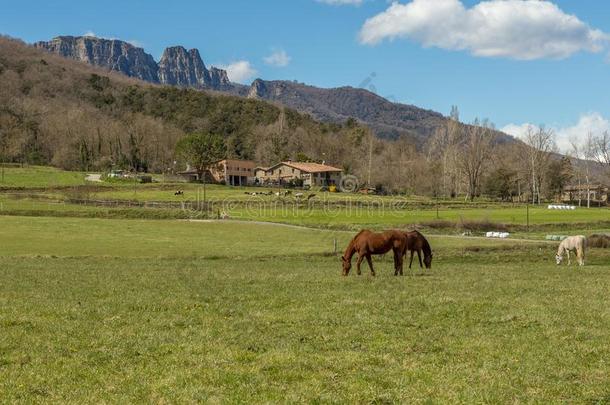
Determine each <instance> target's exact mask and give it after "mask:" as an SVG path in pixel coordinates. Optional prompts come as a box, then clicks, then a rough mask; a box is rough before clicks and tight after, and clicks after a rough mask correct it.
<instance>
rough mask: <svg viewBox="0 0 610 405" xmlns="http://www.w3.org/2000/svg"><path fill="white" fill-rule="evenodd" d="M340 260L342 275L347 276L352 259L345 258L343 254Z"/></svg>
mask: <svg viewBox="0 0 610 405" xmlns="http://www.w3.org/2000/svg"><path fill="white" fill-rule="evenodd" d="M341 262H342V263H343V275H344V276H347V275H348V274H349V271H350V269H351V268H352V261H351V260H347V259H346V258H345V256H341Z"/></svg>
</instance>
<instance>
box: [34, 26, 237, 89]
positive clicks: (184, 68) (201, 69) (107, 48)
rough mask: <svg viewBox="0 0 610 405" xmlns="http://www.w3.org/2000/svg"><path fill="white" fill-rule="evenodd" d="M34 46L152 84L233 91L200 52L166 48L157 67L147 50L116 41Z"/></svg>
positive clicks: (61, 40) (66, 40)
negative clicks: (208, 65)
mask: <svg viewBox="0 0 610 405" xmlns="http://www.w3.org/2000/svg"><path fill="white" fill-rule="evenodd" d="M34 46H35V47H36V48H40V49H44V50H46V51H48V52H52V53H56V54H58V55H61V56H63V57H65V58H68V59H74V60H78V61H81V62H86V63H89V64H90V65H93V66H98V67H103V68H106V69H108V70H113V71H116V72H120V73H123V74H125V75H127V76H130V77H135V78H138V79H141V80H145V81H147V82H151V83H160V84H167V85H172V86H180V87H194V88H197V89H212V90H228V89H230V87H231V82H230V81H229V77H228V76H227V72H226V71H224V70H222V69H217V68H215V67H212V68H210V69H207V68H206V66H205V64H204V63H203V60H202V59H201V56H200V55H199V51H198V50H197V49H191V50H189V51H187V50H186V49H184V48H183V47H181V46H175V47H170V48H167V49H166V50H165V52H163V56H162V57H161V60H160V61H159V63H158V64H157V62H155V60H154V58H153V57H152V56H151V55H149V54H147V53H146V52H144V49H142V48H138V47H135V46H133V45H131V44H130V43H128V42H125V41H120V40H115V39H102V38H95V37H72V36H61V37H57V38H53V39H52V40H51V41H41V42H37V43H35V44H34Z"/></svg>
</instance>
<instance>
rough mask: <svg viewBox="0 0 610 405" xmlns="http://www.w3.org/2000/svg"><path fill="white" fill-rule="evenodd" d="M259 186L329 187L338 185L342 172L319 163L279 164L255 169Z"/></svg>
mask: <svg viewBox="0 0 610 405" xmlns="http://www.w3.org/2000/svg"><path fill="white" fill-rule="evenodd" d="M256 169H257V170H256V172H255V174H256V179H257V181H258V183H259V184H265V183H273V184H278V183H279V184H287V183H291V182H292V183H295V184H299V183H302V185H303V186H330V185H333V184H335V185H336V184H339V181H340V180H341V173H342V170H341V169H338V168H336V167H332V166H328V165H326V164H320V163H304V162H291V161H288V162H281V163H278V164H276V165H273V166H271V167H269V168H262V167H258V168H256Z"/></svg>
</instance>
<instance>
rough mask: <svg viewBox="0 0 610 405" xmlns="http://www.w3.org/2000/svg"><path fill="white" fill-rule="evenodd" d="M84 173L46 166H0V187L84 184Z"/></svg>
mask: <svg viewBox="0 0 610 405" xmlns="http://www.w3.org/2000/svg"><path fill="white" fill-rule="evenodd" d="M85 176H86V174H85V173H79V172H67V171H64V170H60V169H56V168H53V167H47V166H24V167H18V166H17V167H15V166H8V167H0V188H2V187H23V188H39V187H63V186H80V185H84V184H85V183H86V182H85Z"/></svg>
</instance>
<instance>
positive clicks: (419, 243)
mask: <svg viewBox="0 0 610 405" xmlns="http://www.w3.org/2000/svg"><path fill="white" fill-rule="evenodd" d="M404 234H405V236H406V237H407V249H406V250H405V254H406V253H407V250H408V251H410V252H411V260H410V261H409V268H411V265H412V264H413V253H415V252H417V258H418V259H419V267H421V268H423V267H424V266H423V264H425V265H426V268H427V269H431V268H432V249H431V248H430V244H429V243H428V240H427V239H426V238H425V237H424V235H422V234H421V233H419V232H418V231H411V232H404ZM422 251H423V252H424V263H423V264H422V261H421V253H422Z"/></svg>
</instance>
